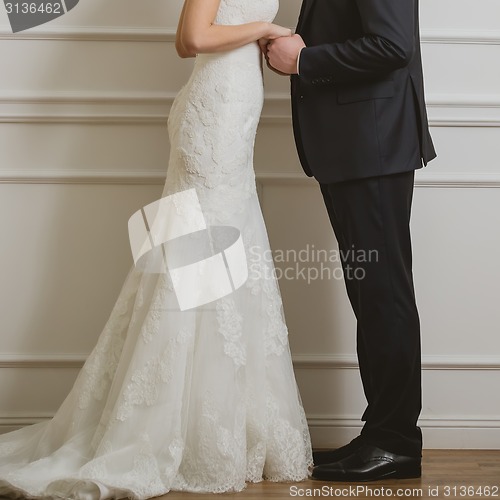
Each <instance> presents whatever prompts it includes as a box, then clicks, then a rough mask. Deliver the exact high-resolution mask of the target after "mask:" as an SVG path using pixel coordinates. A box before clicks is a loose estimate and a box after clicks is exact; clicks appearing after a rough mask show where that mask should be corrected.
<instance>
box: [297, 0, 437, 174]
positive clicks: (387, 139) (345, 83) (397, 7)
mask: <svg viewBox="0 0 500 500" xmlns="http://www.w3.org/2000/svg"><path fill="white" fill-rule="evenodd" d="M297 33H298V34H300V35H301V36H302V38H303V39H304V42H305V43H306V45H307V47H306V48H304V49H303V50H302V53H301V57H300V67H299V72H300V74H299V75H292V77H291V81H292V115H293V128H294V135H295V141H296V144H297V150H298V153H299V157H300V161H301V163H302V166H303V168H304V170H305V172H306V174H307V175H309V176H312V175H314V177H316V179H317V180H318V181H319V182H322V183H330V182H338V181H343V180H349V179H356V178H362V177H370V176H375V175H387V174H391V173H397V172H404V171H409V170H414V169H416V168H420V167H421V166H422V160H423V163H424V164H425V165H426V164H427V162H428V161H430V160H432V159H433V158H435V156H436V153H435V150H434V146H433V144H432V139H431V136H430V134H429V126H428V122H427V112H426V108H425V101H424V83H423V76H422V61H421V54H420V35H419V22H418V0H304V2H303V4H302V10H301V13H300V17H299V21H298V25H297Z"/></svg>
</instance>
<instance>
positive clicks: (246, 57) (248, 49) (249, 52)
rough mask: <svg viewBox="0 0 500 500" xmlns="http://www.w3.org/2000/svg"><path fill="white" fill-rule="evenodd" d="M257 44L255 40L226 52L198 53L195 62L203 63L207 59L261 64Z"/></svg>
mask: <svg viewBox="0 0 500 500" xmlns="http://www.w3.org/2000/svg"><path fill="white" fill-rule="evenodd" d="M260 54H261V53H260V49H259V44H258V43H257V42H253V43H249V44H248V45H243V46H242V47H238V48H237V49H233V50H229V51H226V52H214V53H210V54H198V55H197V56H196V64H203V63H206V62H209V61H221V62H228V63H232V62H236V63H248V64H255V65H257V66H260V65H261V55H260Z"/></svg>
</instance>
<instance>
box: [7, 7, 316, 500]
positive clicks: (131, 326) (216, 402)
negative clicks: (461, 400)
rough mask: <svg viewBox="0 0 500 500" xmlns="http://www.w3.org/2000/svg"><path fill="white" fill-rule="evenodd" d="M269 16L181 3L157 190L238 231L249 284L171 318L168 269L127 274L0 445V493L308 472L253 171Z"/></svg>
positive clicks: (272, 34)
mask: <svg viewBox="0 0 500 500" xmlns="http://www.w3.org/2000/svg"><path fill="white" fill-rule="evenodd" d="M277 9H278V0H185V3H184V7H183V10H182V14H181V18H180V21H179V27H178V31H177V38H176V48H177V51H178V53H179V55H180V56H181V57H193V56H195V55H196V56H197V57H196V61H195V65H194V70H193V73H192V74H191V77H190V79H189V81H188V82H187V84H186V85H185V86H184V87H183V88H182V89H181V91H180V93H179V94H178V96H177V98H176V99H175V101H174V103H173V106H172V109H171V113H170V115H169V121H168V128H169V138H170V142H171V154H170V160H169V166H168V171H167V178H166V183H165V187H164V191H163V196H164V197H168V196H170V195H175V194H176V193H182V192H186V191H188V190H194V192H195V193H196V196H197V199H198V201H199V204H200V206H201V209H202V211H203V216H204V218H205V221H206V223H207V225H210V226H226V227H227V226H232V227H233V228H236V229H237V230H238V231H239V233H240V235H241V238H242V242H243V246H244V249H245V255H246V256H247V258H249V255H250V254H251V255H252V261H251V262H249V266H248V267H249V269H250V271H249V273H248V279H247V280H246V282H245V283H244V284H243V285H242V286H241V287H240V288H238V289H237V290H236V291H234V292H233V293H231V294H228V295H226V296H224V297H222V298H219V299H217V300H215V301H213V302H211V303H210V304H207V305H206V306H204V307H198V308H196V307H194V308H191V309H188V310H180V307H179V303H178V302H177V298H176V294H175V290H174V287H173V284H175V283H173V278H171V277H170V276H169V273H167V272H156V273H155V272H146V271H145V269H144V266H142V267H141V266H133V267H132V268H131V270H130V272H129V274H128V276H127V278H126V280H125V283H124V285H123V288H122V290H121V292H120V295H119V297H118V300H117V302H116V304H115V306H114V308H113V310H112V312H111V315H110V318H109V320H108V322H107V323H106V325H105V327H104V330H103V332H102V333H101V335H100V337H99V340H98V342H97V345H96V347H95V348H94V350H93V351H92V353H91V354H90V356H89V358H88V359H87V361H86V363H85V365H84V367H83V369H82V370H81V372H80V373H79V375H78V378H77V380H76V382H75V384H74V386H73V388H72V390H71V391H70V393H69V395H68V396H67V397H66V399H65V401H64V402H63V404H62V405H61V407H60V408H59V409H58V410H57V412H56V414H55V416H54V417H53V418H52V419H51V420H49V421H45V422H41V423H38V424H35V425H32V426H28V427H25V428H22V429H19V430H17V431H14V432H11V433H8V434H4V435H2V436H0V496H2V495H3V496H7V497H10V498H42V497H43V498H52V499H56V498H64V499H91V500H98V499H111V498H113V499H121V498H133V499H146V498H151V497H154V496H157V495H162V494H165V493H167V492H168V491H170V490H177V491H191V492H214V493H215V492H217V493H220V492H228V491H241V490H242V489H243V488H245V484H246V482H247V481H249V482H258V481H261V480H263V479H267V480H270V481H300V480H303V479H306V478H307V477H308V473H309V470H310V467H311V466H312V456H311V444H310V438H309V432H308V428H307V422H306V419H305V414H304V410H303V407H302V404H301V400H300V396H299V394H298V390H297V386H296V382H295V377H294V372H293V367H292V362H291V356H290V350H289V345H288V338H287V329H286V325H285V323H284V319H283V313H282V305H281V298H280V293H279V289H278V286H277V283H276V280H275V277H274V274H273V264H272V262H269V259H267V260H266V259H265V258H264V256H265V255H268V254H269V242H268V238H267V233H266V229H265V225H264V221H263V218H262V213H261V210H260V206H259V203H258V198H257V193H256V186H255V175H254V171H253V165H252V163H253V145H254V139H255V133H256V129H257V124H258V120H259V116H260V112H261V109H262V103H263V85H262V64H261V54H260V49H259V44H258V41H261V43H265V42H266V40H269V39H274V38H277V37H281V36H290V35H291V33H290V30H288V29H285V28H282V27H280V26H278V25H275V24H272V20H273V19H274V16H275V15H276V12H277ZM153 253H154V252H151V254H153ZM145 258H146V259H147V258H148V254H146V256H145ZM146 265H147V264H146Z"/></svg>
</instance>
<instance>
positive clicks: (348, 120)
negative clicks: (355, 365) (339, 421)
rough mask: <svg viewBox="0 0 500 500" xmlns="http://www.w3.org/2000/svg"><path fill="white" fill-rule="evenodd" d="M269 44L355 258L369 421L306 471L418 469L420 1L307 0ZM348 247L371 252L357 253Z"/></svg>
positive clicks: (308, 156)
mask: <svg viewBox="0 0 500 500" xmlns="http://www.w3.org/2000/svg"><path fill="white" fill-rule="evenodd" d="M265 51H266V58H267V61H268V65H269V66H270V67H271V68H272V69H274V70H276V71H277V72H280V73H284V74H290V75H292V77H291V81H292V110H293V128H294V135H295V141H296V145H297V150H298V155H299V158H300V161H301V164H302V167H303V169H304V171H305V172H306V174H307V175H309V176H314V177H315V178H316V179H317V181H318V182H319V184H320V187H321V192H322V194H323V198H324V202H325V205H326V208H327V211H328V215H329V218H330V221H331V224H332V226H333V230H334V232H335V235H336V237H337V241H338V244H339V247H340V249H341V250H343V252H342V253H343V255H344V256H345V257H344V260H343V262H342V265H343V267H344V271H346V270H347V269H348V266H350V268H351V269H353V268H360V267H362V268H363V272H359V273H354V274H355V276H353V273H352V272H351V273H347V272H344V279H345V284H346V288H347V293H348V296H349V299H350V302H351V305H352V308H353V310H354V313H355V315H356V318H357V354H358V360H359V368H360V372H361V379H362V383H363V389H364V392H365V395H366V399H367V402H368V405H367V407H366V410H365V412H364V414H363V416H362V420H363V421H364V422H365V424H364V426H363V429H362V431H361V435H360V436H358V437H357V438H356V439H354V440H353V441H351V443H349V444H347V445H346V446H343V447H341V448H339V449H337V450H329V451H324V452H316V453H315V456H314V458H315V464H316V467H315V468H314V472H313V477H314V478H317V479H322V480H331V481H358V480H359V481H369V480H376V479H381V478H386V477H391V478H410V477H420V475H421V452H422V435H421V432H420V428H419V427H418V426H417V420H418V417H419V414H420V410H421V363H420V326H419V317H418V311H417V307H416V304H415V295H414V289H413V277H412V250H411V241H410V230H409V222H410V211H411V203H412V194H413V183H414V171H415V170H416V169H418V168H421V167H422V164H424V165H426V164H427V162H428V161H430V160H432V159H433V158H435V156H436V153H435V151H434V146H433V144H432V139H431V137H430V135H429V129H428V122H427V114H426V109H425V102H424V84H423V76H422V63H421V55H420V37H419V22H418V0H304V2H303V4H302V10H301V13H300V18H299V21H298V25H297V30H296V34H295V35H294V36H292V37H287V38H280V39H277V40H273V41H270V42H269V43H268V44H267V47H266V50H265ZM353 249H355V250H357V251H363V254H364V255H376V256H377V258H376V259H372V261H371V262H365V263H360V262H358V261H355V258H356V255H359V254H357V253H356V252H355V251H352V250H353ZM349 250H351V251H349ZM370 251H372V253H371V254H370V253H369V252H370ZM373 251H375V252H373ZM350 257H352V261H351V258H350ZM363 274H364V277H363V278H362V279H356V275H357V276H358V277H359V276H360V275H361V276H362V275H363Z"/></svg>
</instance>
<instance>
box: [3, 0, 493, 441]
mask: <svg viewBox="0 0 500 500" xmlns="http://www.w3.org/2000/svg"><path fill="white" fill-rule="evenodd" d="M180 3H181V2H180V0H142V1H137V0H106V2H102V1H100V0H81V2H80V3H79V4H78V5H77V7H75V8H74V9H73V10H72V11H71V12H70V13H68V14H67V15H65V16H63V17H61V18H60V19H58V20H56V21H53V22H51V23H49V24H46V25H44V26H41V27H39V28H35V29H32V30H29V31H25V32H21V33H18V34H16V35H12V33H11V32H10V28H9V26H8V20H7V16H6V14H5V10H4V8H3V6H0V39H1V40H0V61H1V68H2V71H1V78H0V208H1V210H0V238H1V239H0V241H1V244H0V277H1V285H0V318H1V323H0V432H3V431H8V430H11V429H14V428H18V427H19V426H22V425H25V424H29V423H32V422H36V421H39V420H40V419H43V418H49V417H50V415H51V414H53V412H54V410H55V409H56V408H57V407H58V406H59V404H60V403H61V401H62V400H63V398H64V396H65V395H66V393H67V392H68V390H69V388H70V387H71V385H72V383H73V381H74V379H75V376H76V374H77V373H78V369H79V367H80V366H81V365H82V363H83V361H84V360H85V358H86V356H87V355H88V353H89V352H90V350H91V349H92V347H93V345H94V344H95V342H96V339H97V336H98V335H99V333H100V332H101V330H102V328H103V326H104V323H105V321H106V319H107V317H108V314H109V312H110V311H111V307H112V305H113V303H114V300H115V299H116V296H117V294H118V291H119V289H120V287H121V284H122V282H123V279H124V277H125V275H126V272H127V271H128V268H129V266H130V265H131V263H132V259H131V254H130V250H129V244H128V235H127V220H128V217H129V216H130V215H131V214H132V213H133V212H134V211H135V210H137V209H138V208H140V207H142V206H143V205H145V204H146V203H148V202H150V201H153V200H155V199H157V198H158V197H159V195H160V194H161V188H162V182H163V178H164V175H165V170H166V168H167V158H168V150H169V146H168V140H167V135H166V118H167V116H168V110H169V107H170V105H171V102H172V99H173V97H174V96H175V94H176V92H177V91H178V90H179V88H180V87H181V85H182V84H183V83H184V82H185V80H186V79H187V77H188V75H189V71H190V68H191V65H192V61H189V60H188V61H186V60H180V59H178V58H177V57H176V54H175V49H174V45H173V39H174V30H175V25H176V22H177V16H178V13H179V9H180ZM298 10H299V1H298V0H282V6H281V10H280V14H279V19H278V20H279V21H280V22H281V23H283V24H285V25H288V26H290V27H292V26H293V25H294V23H295V21H296V18H297V14H298ZM421 13H422V35H423V56H424V66H425V68H424V69H425V75H426V88H427V97H428V98H427V101H428V107H429V116H430V121H431V125H432V134H433V137H434V140H435V143H436V148H437V150H438V154H439V158H438V159H437V160H436V161H434V162H432V163H431V164H430V165H429V167H428V168H427V169H425V170H424V171H420V172H419V173H418V176H417V188H416V192H415V203H414V210H413V238H414V250H415V256H414V260H415V280H416V287H417V297H418V303H419V307H420V313H421V320H422V332H423V366H424V371H423V381H424V408H423V412H422V418H421V426H422V428H423V431H424V437H425V446H426V447H428V448H442V447H444V448H460V447H469V448H500V397H499V396H498V387H499V386H500V335H499V334H500V326H499V325H500V303H499V298H500V262H499V260H498V255H500V234H499V233H500V224H499V223H500V216H499V213H500V190H499V188H500V161H499V157H500V90H499V89H500V65H499V64H498V61H500V29H499V28H498V19H500V3H499V2H498V0H474V1H472V0H437V1H436V0H422V5H421ZM265 84H266V103H265V107H264V113H263V117H262V121H261V126H260V129H259V134H258V138H257V150H256V164H255V167H256V170H257V172H258V180H259V186H260V194H261V200H262V204H263V210H264V214H265V218H266V222H267V225H268V229H269V233H270V238H271V243H272V246H273V247H274V249H275V250H278V251H283V250H287V249H288V250H290V249H295V250H296V251H299V250H301V249H305V248H307V245H308V244H309V245H310V246H312V245H314V246H315V248H318V249H319V248H334V245H335V241H334V238H333V235H332V231H331V229H330V227H329V224H328V221H327V217H326V214H325V210H324V208H323V205H322V201H321V196H320V193H319V190H318V189H317V187H316V185H315V183H314V182H313V181H310V180H308V179H307V178H305V176H304V175H303V174H302V173H301V170H300V166H299V164H298V161H297V157H296V154H295V148H294V144H293V138H292V133H291V126H290V123H291V121H290V107H289V100H288V81H287V79H282V78H279V77H277V76H275V75H272V74H270V73H269V72H266V74H265ZM353 147H355V145H353ZM313 267H314V266H313ZM280 286H281V289H282V292H283V296H284V303H285V311H286V315H287V320H288V324H289V329H290V342H291V345H292V351H293V356H294V362H295V367H296V373H297V378H298V381H299V385H300V388H301V392H302V397H303V400H304V404H305V407H306V411H307V415H308V419H309V422H310V425H311V432H312V435H313V440H314V444H315V445H316V446H328V445H336V444H341V443H342V442H344V441H345V440H347V439H348V438H349V437H351V436H354V435H355V434H356V433H357V432H358V431H359V425H360V422H359V416H360V414H361V412H362V409H363V405H364V401H363V396H362V391H361V384H360V381H359V376H358V371H357V367H356V358H355V344H354V320H353V316H352V313H351V311H350V308H349V306H348V303H347V300H346V297H345V292H344V287H343V284H342V282H340V281H338V280H314V281H312V282H311V283H310V284H308V283H307V282H306V281H304V280H303V279H293V280H285V279H282V280H281V282H280Z"/></svg>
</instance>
